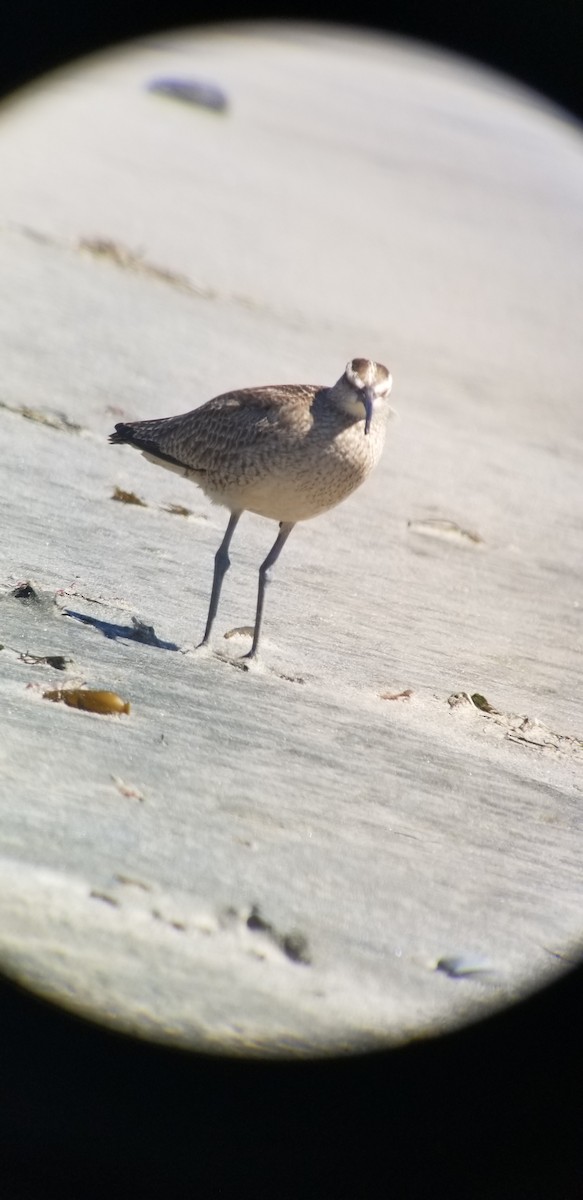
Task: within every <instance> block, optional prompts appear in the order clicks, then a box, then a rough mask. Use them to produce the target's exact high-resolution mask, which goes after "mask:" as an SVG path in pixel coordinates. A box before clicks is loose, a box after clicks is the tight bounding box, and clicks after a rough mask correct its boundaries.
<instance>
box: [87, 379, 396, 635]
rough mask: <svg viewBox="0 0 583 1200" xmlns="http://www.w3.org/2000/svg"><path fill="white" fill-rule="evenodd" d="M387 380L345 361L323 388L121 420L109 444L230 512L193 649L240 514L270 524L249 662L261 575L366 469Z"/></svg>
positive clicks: (291, 388)
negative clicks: (300, 525) (275, 529)
mask: <svg viewBox="0 0 583 1200" xmlns="http://www.w3.org/2000/svg"><path fill="white" fill-rule="evenodd" d="M392 382H393V381H392V377H391V374H390V372H389V371H388V370H387V368H386V367H383V366H382V365H381V363H375V362H371V361H370V360H369V359H365V358H353V359H352V362H349V363H348V364H347V366H346V370H345V371H344V374H343V375H342V376H341V378H340V379H339V380H338V382H337V383H335V384H334V386H333V387H316V386H314V385H311V384H298V385H294V384H282V385H280V386H275V387H258V388H243V389H242V390H241V391H236V392H226V393H225V394H224V395H222V396H215V398H214V399H213V400H209V401H208V402H207V403H206V404H202V405H201V406H200V408H195V409H193V411H192V412H188V413H184V414H183V415H182V416H178V417H161V418H160V419H159V420H153V421H127V422H124V423H120V424H118V425H116V427H115V433H112V434H111V437H110V439H109V440H110V442H127V444H128V445H130V446H134V447H135V448H136V450H141V452H142V454H143V455H144V458H147V459H149V461H150V462H153V463H158V464H159V465H160V466H162V467H166V468H168V469H169V470H170V471H176V472H177V473H178V474H179V475H184V476H185V477H186V478H187V479H192V480H193V481H194V483H197V484H198V485H199V487H201V488H202V490H203V491H204V492H205V493H206V495H207V496H208V497H209V499H210V500H212V501H213V502H214V503H215V504H222V505H224V506H225V508H228V509H229V511H230V514H231V515H230V517H229V523H228V525H227V529H226V533H225V536H224V538H223V540H222V542H221V544H220V546H219V549H218V550H217V553H216V556H215V568H214V575H213V586H212V591H211V598H210V604H209V610H208V617H207V622H206V628H205V631H204V637H203V639H202V642H201V643H200V644H201V646H202V645H206V644H207V643H208V640H209V638H210V635H211V630H212V627H213V622H214V619H215V616H216V614H217V609H218V606H219V598H220V594H221V587H222V584H223V579H224V577H225V574H226V572H227V570H228V568H229V566H230V559H229V546H230V544H231V539H232V537H233V534H234V532H235V529H236V526H237V523H238V521H239V518H240V517H241V514H242V513H243V512H245V510H248V511H249V512H253V513H258V514H259V516H262V517H268V518H270V519H271V520H272V521H278V522H279V533H278V535H277V538H276V540H275V542H274V544H273V546H272V547H271V550H270V551H269V554H268V555H267V558H266V559H265V561H264V562H263V563H262V564H261V566H260V568H259V590H258V594H257V610H256V614H255V628H254V633H253V644H252V646H251V650H250V651H249V653H248V654H246V655H245V656H244V657H245V658H256V656H257V651H258V647H259V637H260V634H261V618H262V616H263V604H264V600H265V588H266V585H267V583H268V582H269V579H270V571H271V568H272V567H273V566H274V564H275V562H276V561H277V559H278V558H279V555H280V553H281V551H282V549H283V547H284V545H285V543H286V541H287V539H288V537H289V535H290V533H291V531H292V529H293V527H294V525H295V524H296V522H297V521H306V520H308V518H310V517H316V516H318V514H319V513H323V512H326V510H327V509H329V508H333V507H334V505H335V504H339V503H340V501H341V500H344V499H346V497H347V496H349V495H350V493H351V492H353V491H354V490H355V488H357V487H358V486H359V485H360V484H361V483H363V481H364V480H365V479H366V477H367V475H368V474H369V473H370V472H371V471H372V469H373V467H375V466H376V464H377V462H378V460H379V458H380V456H381V452H382V449H383V444H384V440H385V428H386V421H387V416H388V413H389V411H390V410H389V407H388V404H387V397H388V395H389V392H390V390H391V387H392Z"/></svg>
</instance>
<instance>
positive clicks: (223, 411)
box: [111, 384, 321, 472]
mask: <svg viewBox="0 0 583 1200" xmlns="http://www.w3.org/2000/svg"><path fill="white" fill-rule="evenodd" d="M320 390H321V389H320V388H319V387H316V386H300V387H298V386H295V385H292V384H282V385H281V386H276V387H262V388H244V389H242V390H239V391H236V392H226V393H225V394H224V395H222V396H215V397H214V398H213V399H212V400H208V401H207V403H206V404H202V405H201V406H200V408H195V409H193V410H192V411H191V412H188V413H183V414H182V415H180V416H177V417H166V418H162V419H160V420H157V421H131V422H128V423H127V424H122V425H118V426H116V433H115V434H113V435H112V438H111V440H112V441H116V442H117V441H122V442H129V443H130V444H131V445H133V446H135V447H137V448H138V449H142V450H146V451H147V452H149V453H151V454H157V455H158V456H159V457H160V458H164V459H167V460H168V461H169V462H172V463H176V464H179V465H182V466H185V467H188V468H189V469H190V470H192V471H201V472H204V471H207V470H208V469H209V468H211V467H212V466H213V465H214V463H215V461H216V456H217V455H219V456H220V457H221V458H224V457H225V456H229V454H230V453H232V452H233V451H235V450H236V452H237V453H238V454H244V453H245V452H246V451H248V450H252V449H253V448H254V447H257V446H258V445H259V444H261V445H262V446H265V445H266V443H267V442H268V441H269V439H270V438H271V437H273V438H277V437H278V436H279V435H281V433H282V431H283V430H285V432H286V434H287V435H288V436H289V434H290V433H292V434H293V430H294V428H297V431H298V435H299V434H300V433H301V431H302V429H304V430H305V428H306V425H307V424H308V423H309V422H310V420H311V417H310V408H311V405H312V401H313V399H314V396H315V395H316V393H317V392H318V391H320Z"/></svg>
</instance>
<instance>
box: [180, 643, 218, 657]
mask: <svg viewBox="0 0 583 1200" xmlns="http://www.w3.org/2000/svg"><path fill="white" fill-rule="evenodd" d="M181 650H182V654H187V655H188V656H189V657H191V656H192V657H193V658H210V655H211V648H210V643H209V642H199V643H198V645H196V646H195V645H194V644H192V643H190V642H189V643H187V645H186V646H182V647H181Z"/></svg>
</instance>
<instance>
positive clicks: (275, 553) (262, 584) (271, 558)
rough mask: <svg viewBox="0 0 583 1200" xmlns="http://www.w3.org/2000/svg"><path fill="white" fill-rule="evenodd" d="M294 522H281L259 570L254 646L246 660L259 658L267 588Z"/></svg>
mask: <svg viewBox="0 0 583 1200" xmlns="http://www.w3.org/2000/svg"><path fill="white" fill-rule="evenodd" d="M294 524H295V522H294V521H280V524H279V533H278V535H277V537H276V539H275V542H274V543H273V546H272V547H271V550H270V551H269V554H268V555H267V558H266V559H265V562H262V563H261V566H260V568H259V591H258V592H257V611H256V613H255V630H254V633H253V645H252V647H251V649H250V651H249V653H248V654H244V655H243V657H244V658H257V650H258V648H259V635H260V633H261V618H262V616H263V604H264V601H265V588H266V586H267V584H268V583H269V582H270V581H271V568H272V567H273V566H274V564H275V563H276V562H277V560H278V558H279V556H280V554H281V551H282V550H283V548H284V546H285V543H286V542H287V539H288V537H289V535H290V533H291V531H292V529H293V527H294Z"/></svg>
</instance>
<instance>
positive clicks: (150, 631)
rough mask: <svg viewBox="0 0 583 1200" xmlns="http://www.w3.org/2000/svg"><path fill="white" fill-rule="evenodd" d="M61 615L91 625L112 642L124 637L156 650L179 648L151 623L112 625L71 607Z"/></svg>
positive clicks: (136, 622) (138, 622) (139, 622)
mask: <svg viewBox="0 0 583 1200" xmlns="http://www.w3.org/2000/svg"><path fill="white" fill-rule="evenodd" d="M63 615H64V616H65V617H72V618H73V620H75V621H81V622H82V624H83V625H92V626H93V628H94V629H97V630H98V632H99V633H102V634H103V635H104V637H106V638H111V639H112V641H114V642H116V641H118V639H120V638H125V639H126V640H127V641H130V642H141V643H142V645H143V646H155V647H156V649H157V650H180V646H177V644H176V642H163V641H162V640H161V639H160V638H159V637H157V636H156V634H155V633H154V627H153V625H144V624H143V623H142V622H141V621H134V623H133V624H132V625H114V624H113V622H112V621H100V620H99V618H98V617H90V616H88V615H87V613H80V612H74V611H73V609H71V608H64V609H63Z"/></svg>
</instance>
